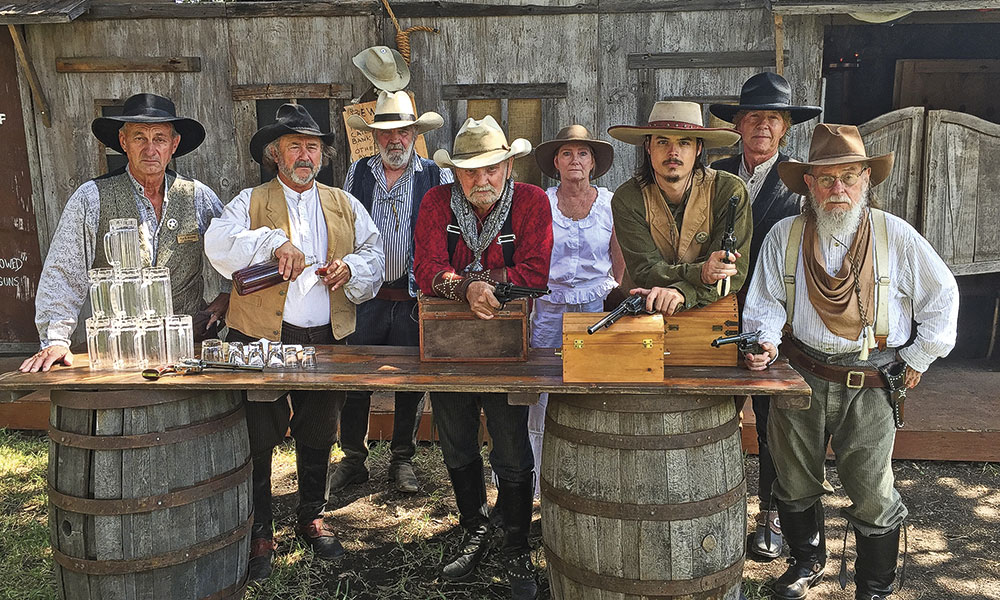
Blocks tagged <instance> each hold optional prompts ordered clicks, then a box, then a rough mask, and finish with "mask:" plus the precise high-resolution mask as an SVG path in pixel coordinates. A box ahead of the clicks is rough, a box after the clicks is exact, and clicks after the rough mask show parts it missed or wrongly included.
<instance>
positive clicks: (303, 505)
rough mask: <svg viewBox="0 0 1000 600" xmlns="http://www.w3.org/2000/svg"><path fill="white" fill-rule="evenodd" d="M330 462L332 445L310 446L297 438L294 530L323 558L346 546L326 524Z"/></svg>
mask: <svg viewBox="0 0 1000 600" xmlns="http://www.w3.org/2000/svg"><path fill="white" fill-rule="evenodd" d="M329 464H330V447H329V446H327V447H326V448H323V449H319V448H310V447H308V446H306V445H304V444H301V443H299V442H298V441H296V442H295V467H296V470H297V471H298V475H299V507H298V509H297V511H296V512H297V513H298V514H297V517H298V518H297V521H298V522H297V524H296V527H295V533H296V534H297V535H298V536H299V539H301V540H302V541H304V542H305V543H306V544H308V545H309V546H310V547H312V549H313V551H314V552H315V553H316V556H318V557H320V558H328V559H332V558H337V557H339V556H341V555H342V554H343V553H344V547H343V546H342V545H341V544H340V540H338V539H337V537H336V536H335V535H333V534H332V533H330V532H329V531H327V530H326V528H325V527H324V526H323V510H324V509H325V508H326V499H327V496H326V471H327V467H328V466H329Z"/></svg>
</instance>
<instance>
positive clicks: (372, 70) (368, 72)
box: [351, 46, 410, 92]
mask: <svg viewBox="0 0 1000 600" xmlns="http://www.w3.org/2000/svg"><path fill="white" fill-rule="evenodd" d="M351 60H352V62H354V66H355V67H357V68H359V69H361V72H362V73H364V75H365V77H367V78H368V81H371V82H372V83H373V84H374V85H375V87H377V88H378V89H380V90H385V91H387V92H396V91H399V90H401V89H403V88H405V87H406V85H407V84H408V83H410V68H409V67H408V66H406V61H405V60H403V56H402V55H401V54H400V53H399V52H396V51H395V50H393V49H392V48H389V47H388V46H372V47H371V48H366V49H364V50H362V51H361V52H359V53H358V54H357V55H356V56H355V57H354V58H352V59H351Z"/></svg>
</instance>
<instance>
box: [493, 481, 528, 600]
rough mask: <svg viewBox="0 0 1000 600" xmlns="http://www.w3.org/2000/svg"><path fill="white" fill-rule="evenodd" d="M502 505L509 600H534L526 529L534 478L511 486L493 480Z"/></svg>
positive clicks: (504, 556) (504, 557) (508, 483)
mask: <svg viewBox="0 0 1000 600" xmlns="http://www.w3.org/2000/svg"><path fill="white" fill-rule="evenodd" d="M497 487H498V488H499V489H500V494H501V498H502V501H501V502H500V510H501V511H502V513H503V522H504V538H503V562H504V566H505V568H506V571H507V579H508V580H509V581H510V597H511V599H512V600H534V599H535V597H536V596H537V595H538V584H537V582H536V581H535V567H534V565H532V563H531V545H530V544H528V529H529V528H530V527H531V508H532V503H533V499H534V487H535V478H534V477H533V476H532V477H529V478H528V480H527V481H520V482H513V481H507V480H505V479H500V478H499V477H498V478H497Z"/></svg>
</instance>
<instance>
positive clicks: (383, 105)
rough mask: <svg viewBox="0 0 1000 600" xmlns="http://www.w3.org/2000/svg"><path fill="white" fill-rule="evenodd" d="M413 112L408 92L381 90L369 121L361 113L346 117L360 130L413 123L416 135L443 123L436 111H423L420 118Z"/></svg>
mask: <svg viewBox="0 0 1000 600" xmlns="http://www.w3.org/2000/svg"><path fill="white" fill-rule="evenodd" d="M415 113H416V111H415V110H414V108H413V101H412V100H410V95H409V94H407V93H406V92H386V91H385V90H383V91H381V92H379V93H378V100H377V101H376V102H375V116H374V117H373V118H372V122H371V123H368V122H367V121H365V120H364V119H363V118H362V117H361V115H351V116H349V117H347V124H348V125H349V126H351V127H352V128H354V129H361V130H362V131H372V130H375V129H399V128H400V127H409V126H410V125H413V126H414V127H416V128H417V135H419V134H421V133H425V132H428V131H431V130H432V129H437V128H438V127H440V126H442V125H444V119H442V118H441V115H439V114H437V113H436V112H425V113H424V114H422V115H420V118H417V115H416V114H415Z"/></svg>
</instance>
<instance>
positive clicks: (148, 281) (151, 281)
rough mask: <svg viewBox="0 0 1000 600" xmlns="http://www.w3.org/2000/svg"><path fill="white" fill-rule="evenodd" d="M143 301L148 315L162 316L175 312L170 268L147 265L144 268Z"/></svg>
mask: <svg viewBox="0 0 1000 600" xmlns="http://www.w3.org/2000/svg"><path fill="white" fill-rule="evenodd" d="M142 301H143V306H144V309H145V311H146V315H147V316H150V317H161V318H162V317H169V316H170V315H172V314H174V299H173V296H172V295H171V292H170V269H168V268H167V267H146V268H145V269H143V270H142Z"/></svg>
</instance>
